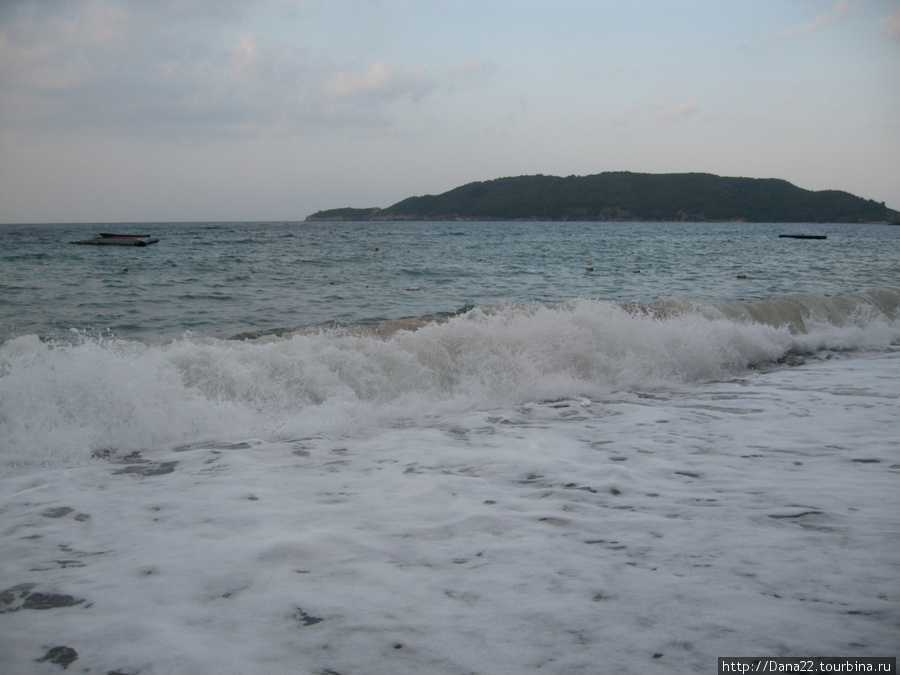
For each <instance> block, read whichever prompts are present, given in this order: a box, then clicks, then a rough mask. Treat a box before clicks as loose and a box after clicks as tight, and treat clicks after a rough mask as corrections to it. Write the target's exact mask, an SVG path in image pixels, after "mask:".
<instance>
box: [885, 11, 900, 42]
mask: <svg viewBox="0 0 900 675" xmlns="http://www.w3.org/2000/svg"><path fill="white" fill-rule="evenodd" d="M880 26H881V33H882V35H884V36H885V37H886V38H887V39H888V40H895V41H897V42H900V9H898V10H896V11H894V12H893V13H891V14H888V15H887V16H886V17H884V18H883V19H882V20H881V23H880Z"/></svg>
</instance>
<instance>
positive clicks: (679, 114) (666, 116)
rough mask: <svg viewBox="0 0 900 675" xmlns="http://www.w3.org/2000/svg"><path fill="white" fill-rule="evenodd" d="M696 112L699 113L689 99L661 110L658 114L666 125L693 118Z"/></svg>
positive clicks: (692, 101) (695, 105) (692, 100)
mask: <svg viewBox="0 0 900 675" xmlns="http://www.w3.org/2000/svg"><path fill="white" fill-rule="evenodd" d="M698 112H700V111H699V110H698V109H697V104H696V103H695V102H694V99H690V100H688V101H682V102H681V103H679V104H677V105H674V106H672V107H671V108H668V109H666V110H663V111H662V112H661V113H660V116H659V118H660V119H661V120H662V121H663V122H667V123H672V122H680V121H681V120H684V119H687V118H688V117H693V116H694V115H696V114H697V113H698Z"/></svg>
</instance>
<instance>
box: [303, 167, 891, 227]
mask: <svg viewBox="0 0 900 675" xmlns="http://www.w3.org/2000/svg"><path fill="white" fill-rule="evenodd" d="M890 218H891V215H890V212H889V209H887V208H886V207H885V205H884V203H880V204H879V203H878V202H875V201H872V200H866V199H863V198H861V197H856V196H855V195H852V194H850V193H848V192H842V191H838V190H822V191H818V192H814V191H810V190H804V189H802V188H799V187H797V186H796V185H793V184H791V183H789V182H787V181H785V180H780V179H776V178H764V179H761V178H728V177H722V176H715V175H712V174H706V173H678V174H646V173H631V172H626V171H617V172H607V173H601V174H595V175H591V176H569V177H567V178H560V177H557V176H543V175H537V176H517V177H512V178H498V179H496V180H490V181H483V182H477V183H469V184H467V185H463V186H461V187H458V188H455V189H453V190H450V191H449V192H444V193H443V194H439V195H425V196H422V197H409V198H407V199H404V200H402V201H400V202H397V203H396V204H394V205H393V206H389V207H388V208H385V209H379V208H365V209H350V208H342V209H331V210H327V211H319V212H317V213H314V214H313V215H311V216H309V217H308V218H307V220H312V221H327V220H547V221H565V220H581V221H694V222H703V221H747V222H768V223H772V222H775V223H780V222H796V223H859V222H885V221H886V220H889V219H890Z"/></svg>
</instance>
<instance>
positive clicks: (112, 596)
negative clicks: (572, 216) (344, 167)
mask: <svg viewBox="0 0 900 675" xmlns="http://www.w3.org/2000/svg"><path fill="white" fill-rule="evenodd" d="M100 232H116V233H118V232H124V233H128V234H148V235H150V236H152V237H154V238H158V239H159V242H158V243H155V244H152V245H149V246H145V247H131V246H129V247H122V246H79V245H73V244H72V243H71V242H74V241H77V240H83V239H88V238H91V237H94V236H96V235H98V234H99V233H100ZM782 234H790V235H798V234H800V235H820V236H821V235H825V237H826V238H825V239H821V238H818V239H798V238H785V237H781V236H779V235H782ZM898 652H900V228H898V227H892V226H889V225H877V224H860V225H848V224H823V225H820V224H816V225H812V224H784V223H781V224H772V223H595V222H591V223H580V222H559V223H553V222H464V221H445V222H335V223H330V222H265V223H257V222H248V223H237V222H227V223H218V222H214V223H141V224H43V225H0V664H3V665H2V666H0V670H2V672H4V673H8V674H10V675H16V674H19V673H21V674H29V675H30V674H32V673H58V672H60V670H61V669H66V670H68V671H70V672H79V673H81V672H85V673H86V672H91V673H108V674H110V675H112V674H117V675H138V674H140V675H157V674H159V675H163V674H165V675H173V674H174V675H177V674H179V673H185V674H187V673H190V674H203V673H216V674H217V675H221V674H226V675H227V674H231V673H234V674H240V673H251V672H252V673H275V674H281V673H285V674H286V673H291V674H295V673H300V674H309V675H360V674H366V675H370V674H374V675H378V674H381V673H392V674H397V673H400V674H403V673H417V674H423V673H424V674H429V673H434V674H438V675H444V674H446V675H475V674H477V675H493V674H501V675H502V674H505V673H510V674H512V673H552V674H560V675H561V674H575V673H607V672H608V673H613V672H615V673H654V672H658V673H708V672H716V671H715V669H716V668H717V659H718V658H720V657H775V656H780V657H793V658H798V659H799V658H806V657H824V656H831V657H846V658H848V659H850V658H854V659H863V658H874V657H896V656H897V655H898Z"/></svg>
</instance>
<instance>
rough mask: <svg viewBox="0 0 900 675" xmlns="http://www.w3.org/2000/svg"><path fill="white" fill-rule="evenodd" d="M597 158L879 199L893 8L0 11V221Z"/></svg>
mask: <svg viewBox="0 0 900 675" xmlns="http://www.w3.org/2000/svg"><path fill="white" fill-rule="evenodd" d="M603 171H637V172H647V173H669V172H694V171H696V172H707V173H715V174H719V175H725V176H749V177H755V178H783V179H785V180H788V181H790V182H792V183H794V184H795V185H798V186H799V187H802V188H806V189H810V190H824V189H835V190H845V191H848V192H851V193H853V194H856V195H859V196H861V197H865V198H867V199H874V200H876V201H878V202H882V201H883V202H886V204H887V206H889V207H892V208H894V209H900V0H837V1H835V0H728V1H727V2H723V0H541V1H537V0H252V1H251V0H153V1H152V2H151V1H150V0H146V1H141V0H2V2H0V223H38V222H98V223H100V222H122V223H124V222H165V221H246V220H250V221H266V220H288V221H290V220H302V219H303V218H305V217H306V216H308V215H310V214H311V213H314V212H315V211H318V210H320V209H329V208H337V207H344V206H354V207H369V206H379V207H387V206H390V205H391V204H393V203H395V202H397V201H399V200H401V199H404V198H406V197H409V196H413V195H422V194H439V193H441V192H445V191H447V190H450V189H452V188H454V187H457V186H459V185H463V184H465V183H469V182H472V181H479V180H490V179H493V178H499V177H503V176H518V175H527V174H546V175H558V176H568V175H573V174H575V175H587V174H595V173H600V172H603Z"/></svg>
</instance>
